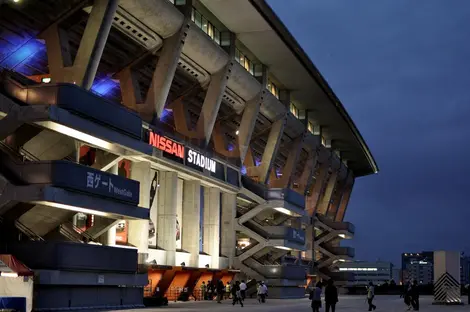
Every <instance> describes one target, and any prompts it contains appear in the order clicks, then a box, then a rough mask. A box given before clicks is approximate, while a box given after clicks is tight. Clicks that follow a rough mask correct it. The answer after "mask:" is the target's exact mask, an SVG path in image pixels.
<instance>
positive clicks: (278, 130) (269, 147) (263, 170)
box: [258, 115, 286, 184]
mask: <svg viewBox="0 0 470 312" xmlns="http://www.w3.org/2000/svg"><path fill="white" fill-rule="evenodd" d="M285 125H286V116H285V115H284V116H283V117H282V118H280V119H279V120H277V121H275V122H274V123H273V124H272V127H271V131H270V132H269V136H268V141H267V142H266V147H265V148H264V152H263V157H262V159H261V165H260V166H259V168H258V170H259V178H260V182H261V183H264V184H266V183H267V182H268V180H269V175H270V173H271V170H272V167H273V165H274V161H275V160H276V157H277V153H278V151H279V145H280V143H281V140H282V135H283V134H284V127H285Z"/></svg>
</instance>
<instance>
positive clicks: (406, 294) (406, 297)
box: [402, 281, 412, 311]
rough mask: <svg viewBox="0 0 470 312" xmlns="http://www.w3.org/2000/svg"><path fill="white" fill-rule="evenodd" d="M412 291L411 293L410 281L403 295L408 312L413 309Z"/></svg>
mask: <svg viewBox="0 0 470 312" xmlns="http://www.w3.org/2000/svg"><path fill="white" fill-rule="evenodd" d="M410 291H411V282H410V281H408V282H407V283H406V284H405V287H404V288H403V295H402V296H403V300H404V302H405V305H406V307H407V310H408V311H409V310H411V309H412V306H411V295H410Z"/></svg>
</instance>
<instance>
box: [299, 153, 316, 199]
mask: <svg viewBox="0 0 470 312" xmlns="http://www.w3.org/2000/svg"><path fill="white" fill-rule="evenodd" d="M318 154H319V151H318V150H317V149H311V150H310V151H309V152H308V158H307V162H306V163H305V167H304V169H303V170H302V174H301V176H300V178H299V180H298V183H299V187H298V188H297V189H296V190H298V192H300V193H301V194H303V195H307V191H308V190H309V189H310V187H311V186H312V183H313V175H314V174H315V168H316V164H317V161H318Z"/></svg>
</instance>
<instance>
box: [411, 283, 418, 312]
mask: <svg viewBox="0 0 470 312" xmlns="http://www.w3.org/2000/svg"><path fill="white" fill-rule="evenodd" d="M410 296H411V305H412V306H413V310H415V311H419V286H418V281H417V280H414V281H413V285H411V290H410Z"/></svg>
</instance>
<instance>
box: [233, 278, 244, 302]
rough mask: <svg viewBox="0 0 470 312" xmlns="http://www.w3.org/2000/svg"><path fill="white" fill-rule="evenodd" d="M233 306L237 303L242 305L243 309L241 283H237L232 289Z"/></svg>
mask: <svg viewBox="0 0 470 312" xmlns="http://www.w3.org/2000/svg"><path fill="white" fill-rule="evenodd" d="M232 298H233V301H232V305H235V304H237V303H240V305H241V306H242V308H243V301H242V300H241V295H240V282H239V281H236V283H235V285H233V287H232Z"/></svg>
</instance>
